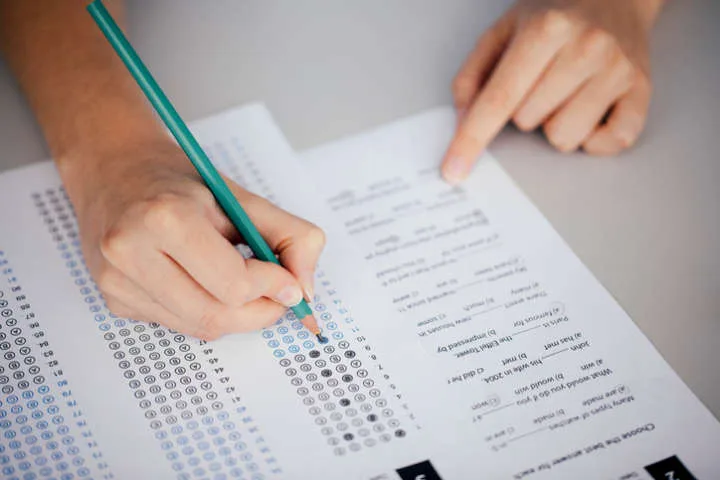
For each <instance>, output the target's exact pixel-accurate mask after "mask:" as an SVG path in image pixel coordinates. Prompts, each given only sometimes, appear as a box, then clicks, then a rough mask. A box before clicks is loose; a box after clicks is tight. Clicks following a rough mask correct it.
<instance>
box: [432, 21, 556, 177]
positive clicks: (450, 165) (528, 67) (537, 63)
mask: <svg viewBox="0 0 720 480" xmlns="http://www.w3.org/2000/svg"><path fill="white" fill-rule="evenodd" d="M539 18H540V19H539V20H536V21H532V22H529V23H528V24H527V25H526V26H525V27H524V28H522V27H521V28H522V29H521V30H519V31H518V32H517V33H516V34H515V36H514V38H513V39H512V40H511V41H510V45H509V47H508V49H507V50H506V53H505V55H504V56H503V58H502V59H501V60H500V62H499V64H498V66H497V68H496V69H495V71H494V72H493V74H492V76H491V77H490V79H489V80H488V82H487V84H486V85H485V87H484V88H483V89H482V90H481V91H480V93H479V94H478V96H477V98H476V99H475V102H474V103H473V105H472V106H471V107H470V109H469V111H468V113H467V115H466V116H465V117H464V119H463V121H462V123H461V124H460V126H459V127H458V129H457V130H456V133H455V137H454V138H453V139H452V141H451V143H450V146H449V147H448V150H447V153H446V154H445V158H444V159H443V165H442V174H443V177H445V179H446V180H447V181H449V182H451V183H457V182H459V181H462V180H463V179H464V178H465V177H466V176H467V175H468V174H469V173H470V170H471V168H472V166H473V164H474V163H475V159H476V158H477V156H478V155H479V154H480V153H481V152H482V151H483V150H485V148H486V147H487V145H488V144H489V143H490V141H491V140H492V139H493V138H494V137H495V136H496V135H497V134H498V132H499V131H500V129H502V127H503V126H504V125H505V124H506V123H507V121H508V120H509V119H510V117H511V116H512V114H513V113H514V111H515V110H516V109H517V108H518V106H519V105H520V103H521V102H522V100H523V98H524V97H525V95H526V94H527V93H528V92H529V91H530V90H531V88H532V86H533V85H534V84H535V82H536V81H537V79H538V78H539V77H540V75H542V73H543V71H544V70H545V68H546V66H547V65H548V64H549V63H550V61H551V60H552V59H553V58H554V57H555V55H556V54H557V53H558V52H559V51H560V49H561V47H562V46H563V44H564V43H565V42H566V40H567V38H568V35H569V33H570V28H569V27H570V25H569V23H568V22H567V21H566V20H564V19H562V20H558V19H556V18H555V16H554V15H553V16H552V18H550V17H549V16H548V15H547V14H545V15H544V16H543V17H539Z"/></svg>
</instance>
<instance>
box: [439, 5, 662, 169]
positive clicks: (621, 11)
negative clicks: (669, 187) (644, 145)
mask: <svg viewBox="0 0 720 480" xmlns="http://www.w3.org/2000/svg"><path fill="white" fill-rule="evenodd" d="M661 2H662V0H520V1H519V2H518V3H517V4H516V5H515V6H514V7H513V8H512V9H510V10H509V11H508V12H507V13H505V15H504V16H503V17H502V18H500V20H499V21H498V22H497V23H496V24H495V25H494V26H493V27H492V28H490V30H489V31H488V32H486V33H485V34H484V35H483V36H482V37H480V39H479V40H478V43H477V45H476V47H475V50H474V51H473V52H472V53H471V54H470V56H469V57H468V59H467V60H466V62H465V64H464V65H463V66H462V68H461V70H460V71H459V73H458V74H457V76H456V78H455V81H454V83H453V96H454V99H455V106H456V108H457V111H458V122H459V125H458V128H457V131H456V134H455V137H454V138H453V140H452V142H451V144H450V147H449V148H448V151H447V154H446V156H445V158H444V160H443V165H442V173H443V176H444V177H445V178H446V179H447V180H448V181H450V182H452V183H456V182H458V181H461V180H462V179H464V178H465V177H466V176H467V175H468V174H469V172H470V170H471V169H472V166H473V165H474V163H475V161H476V159H477V157H478V156H479V154H480V153H481V152H482V151H483V150H485V148H487V146H488V144H489V143H490V141H491V140H492V139H493V138H494V137H495V136H496V135H497V134H498V132H499V131H500V130H501V129H502V127H503V126H504V125H505V123H507V122H508V120H510V119H512V120H513V121H514V122H515V124H516V125H517V126H518V128H520V129H521V130H524V131H530V130H534V129H536V128H537V127H539V126H541V125H542V127H543V130H544V132H545V135H546V136H547V138H548V140H549V141H550V143H551V144H552V145H554V146H555V147H556V148H557V149H558V150H560V151H562V152H570V151H574V150H576V149H578V148H579V147H582V148H583V149H584V150H585V151H587V152H589V153H591V154H601V155H608V154H615V153H617V152H619V151H621V150H622V149H624V148H627V147H629V146H631V145H632V144H633V143H634V142H635V141H636V140H637V138H638V136H639V135H640V132H641V130H642V129H643V126H644V123H645V117H646V115H647V110H648V104H649V101H650V91H651V85H650V67H649V55H648V36H649V31H650V28H651V25H652V23H653V22H654V20H655V17H656V15H657V13H658V11H659V8H660V6H661Z"/></svg>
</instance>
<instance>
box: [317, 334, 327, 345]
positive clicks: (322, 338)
mask: <svg viewBox="0 0 720 480" xmlns="http://www.w3.org/2000/svg"><path fill="white" fill-rule="evenodd" d="M315 337H317V340H318V342H320V343H328V338H327V337H326V336H325V335H323V334H322V333H316V334H315Z"/></svg>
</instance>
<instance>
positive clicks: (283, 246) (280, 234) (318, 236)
mask: <svg viewBox="0 0 720 480" xmlns="http://www.w3.org/2000/svg"><path fill="white" fill-rule="evenodd" d="M228 185H229V187H230V189H231V190H232V192H233V194H234V195H235V197H236V198H237V199H238V201H239V202H240V205H242V207H243V209H244V210H245V211H246V212H247V214H248V216H249V217H250V220H252V222H253V224H254V225H255V226H256V227H257V229H258V231H259V232H260V234H261V235H262V237H263V238H264V239H265V241H266V242H267V243H268V245H270V248H272V250H273V251H274V252H275V254H276V255H278V257H279V259H280V263H282V265H283V266H284V267H285V268H286V269H287V270H289V271H290V273H292V274H293V276H294V277H295V278H297V280H298V282H299V283H300V287H301V288H302V289H303V292H304V293H305V296H306V297H307V300H310V301H312V299H313V296H314V295H315V289H314V285H315V281H314V280H315V270H316V268H317V263H318V260H319V259H320V254H321V253H322V251H323V248H324V247H325V233H324V232H323V231H322V229H320V228H319V227H317V226H316V225H314V224H312V223H310V222H308V221H307V220H303V219H302V218H299V217H296V216H295V215H292V214H290V213H288V212H286V211H285V210H283V209H281V208H280V207H278V206H276V205H274V204H272V203H270V202H269V201H267V200H265V199H264V198H262V197H259V196H257V195H254V194H252V193H250V192H248V191H247V190H245V189H243V188H242V187H240V186H239V185H237V184H235V183H232V182H228ZM225 222H227V224H226V225H225V228H228V227H229V228H230V229H233V228H232V225H229V221H227V220H226V219H225ZM225 228H223V230H225ZM227 233H228V235H226V236H227V237H229V238H232V236H233V235H231V234H230V232H227Z"/></svg>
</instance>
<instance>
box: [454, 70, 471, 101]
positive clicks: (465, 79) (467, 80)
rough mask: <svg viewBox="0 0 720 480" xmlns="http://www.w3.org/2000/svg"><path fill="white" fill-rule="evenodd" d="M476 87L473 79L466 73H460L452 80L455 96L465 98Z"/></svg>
mask: <svg viewBox="0 0 720 480" xmlns="http://www.w3.org/2000/svg"><path fill="white" fill-rule="evenodd" d="M475 87H476V85H475V82H474V81H473V79H472V78H471V77H470V76H468V75H465V74H458V75H457V76H456V77H455V79H454V80H453V81H452V85H451V88H450V89H451V91H452V94H453V96H454V97H455V98H465V97H467V96H468V92H469V91H471V90H473V89H474V88H475Z"/></svg>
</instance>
